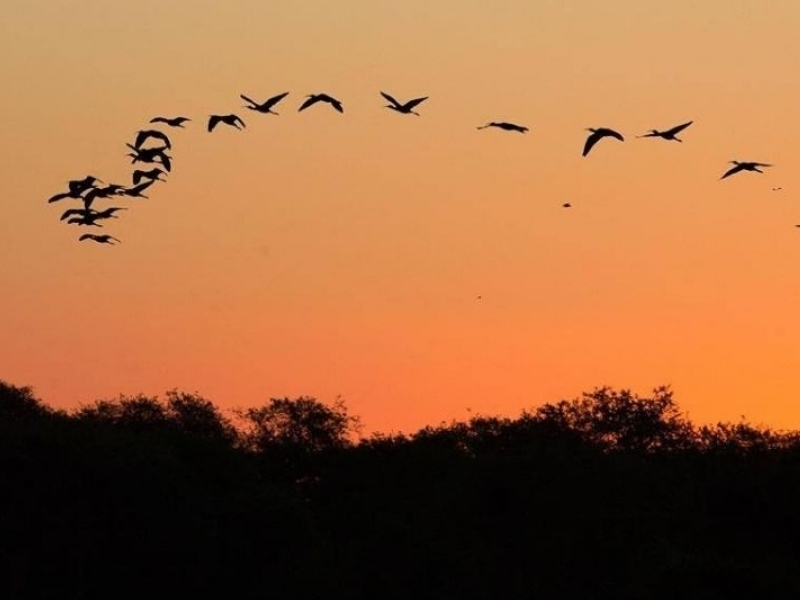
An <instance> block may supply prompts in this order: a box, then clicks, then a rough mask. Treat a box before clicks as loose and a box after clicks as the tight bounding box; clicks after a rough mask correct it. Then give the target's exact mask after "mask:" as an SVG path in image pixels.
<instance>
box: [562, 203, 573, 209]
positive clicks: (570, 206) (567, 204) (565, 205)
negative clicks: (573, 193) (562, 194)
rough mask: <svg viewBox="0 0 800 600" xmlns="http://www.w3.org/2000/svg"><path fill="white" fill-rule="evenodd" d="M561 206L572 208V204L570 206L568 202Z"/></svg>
mask: <svg viewBox="0 0 800 600" xmlns="http://www.w3.org/2000/svg"><path fill="white" fill-rule="evenodd" d="M561 206H563V207H564V208H572V204H570V203H569V202H564V204H562V205H561Z"/></svg>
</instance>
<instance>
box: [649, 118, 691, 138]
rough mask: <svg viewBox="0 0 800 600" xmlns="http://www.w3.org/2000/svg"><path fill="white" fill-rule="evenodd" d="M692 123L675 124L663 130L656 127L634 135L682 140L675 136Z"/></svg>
mask: <svg viewBox="0 0 800 600" xmlns="http://www.w3.org/2000/svg"><path fill="white" fill-rule="evenodd" d="M692 123H694V121H689V122H688V123H682V124H681V125H676V126H675V127H672V128H671V129H666V130H664V131H658V130H657V129H651V130H650V131H649V132H647V133H645V134H644V135H637V136H636V137H640V138H643V137H660V138H664V139H665V140H674V141H676V142H682V141H683V140H681V139H678V138H677V137H676V136H677V135H678V134H679V133H680V132H681V131H683V130H684V129H686V128H687V127H688V126H689V125H691V124H692Z"/></svg>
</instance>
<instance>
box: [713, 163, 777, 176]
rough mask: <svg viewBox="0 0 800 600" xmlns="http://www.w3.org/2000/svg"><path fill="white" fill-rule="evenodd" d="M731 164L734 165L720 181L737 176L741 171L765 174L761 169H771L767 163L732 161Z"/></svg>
mask: <svg viewBox="0 0 800 600" xmlns="http://www.w3.org/2000/svg"><path fill="white" fill-rule="evenodd" d="M730 163H731V164H732V165H733V166H732V167H731V168H730V169H728V170H727V171H725V174H724V175H723V176H722V177H720V179H725V178H726V177H730V176H731V175H735V174H736V173H738V172H739V171H754V172H755V173H763V172H764V171H762V170H760V169H759V167H771V166H772V165H769V164H767V163H760V162H739V161H738V160H732V161H730Z"/></svg>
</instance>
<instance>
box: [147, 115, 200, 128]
mask: <svg viewBox="0 0 800 600" xmlns="http://www.w3.org/2000/svg"><path fill="white" fill-rule="evenodd" d="M189 121H191V119H190V118H189V117H174V118H169V117H154V118H152V119H150V122H151V123H164V124H165V125H168V126H169V127H183V124H184V123H187V122H189Z"/></svg>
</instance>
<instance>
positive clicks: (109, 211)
mask: <svg viewBox="0 0 800 600" xmlns="http://www.w3.org/2000/svg"><path fill="white" fill-rule="evenodd" d="M118 210H128V209H127V208H125V207H123V206H111V207H109V208H106V209H105V210H92V209H84V208H71V209H69V210H67V211H64V214H62V215H61V220H62V221H64V220H66V219H69V220H68V221H67V223H72V224H77V225H96V226H97V227H102V225H98V224H97V223H96V221H101V220H103V219H118V218H119V217H117V216H116V215H115V214H114V213H116V212H117V211H118ZM71 217H76V218H71Z"/></svg>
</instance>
